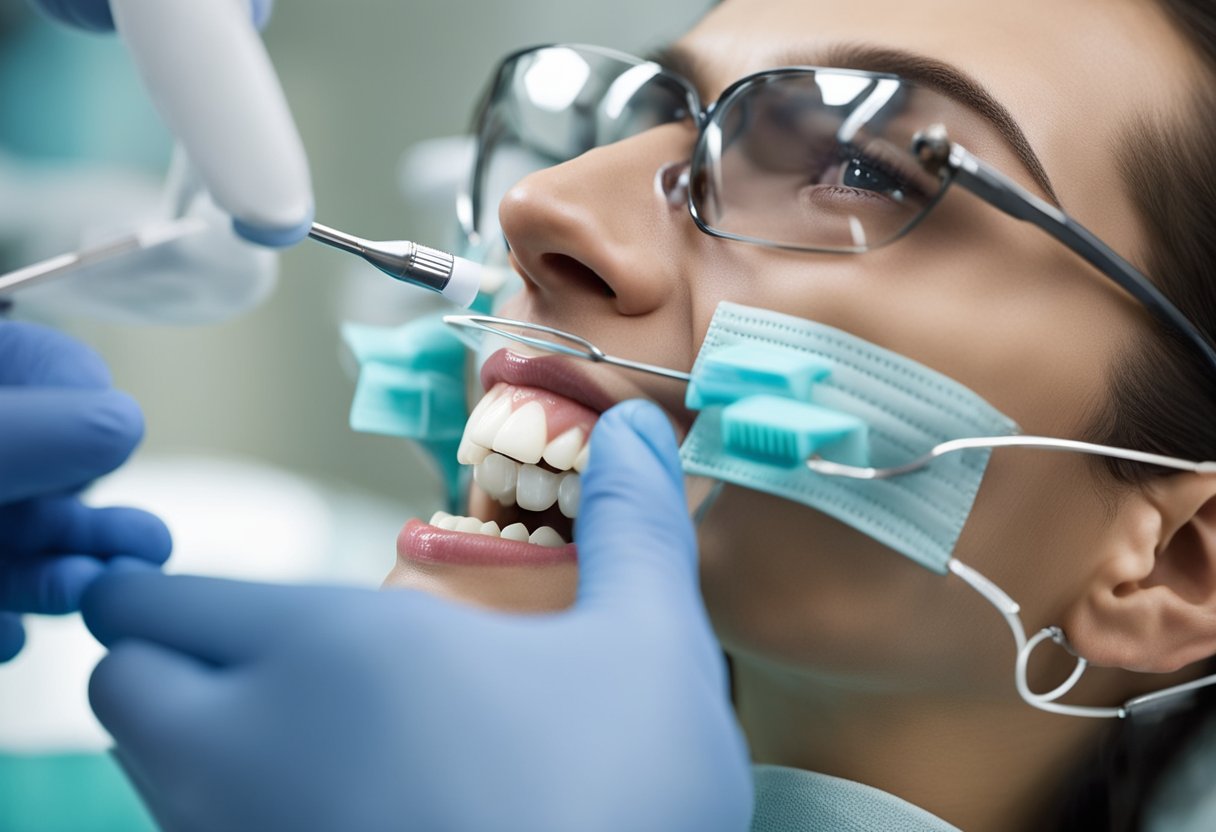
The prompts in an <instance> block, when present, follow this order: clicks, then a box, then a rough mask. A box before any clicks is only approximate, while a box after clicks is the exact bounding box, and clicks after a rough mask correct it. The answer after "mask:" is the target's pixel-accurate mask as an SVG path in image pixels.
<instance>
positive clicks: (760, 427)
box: [444, 303, 1216, 717]
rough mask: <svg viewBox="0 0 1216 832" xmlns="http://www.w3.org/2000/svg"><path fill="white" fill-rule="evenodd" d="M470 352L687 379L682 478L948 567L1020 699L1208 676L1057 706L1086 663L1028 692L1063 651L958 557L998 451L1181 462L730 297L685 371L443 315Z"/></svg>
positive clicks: (1196, 466) (1158, 698)
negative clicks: (1018, 407) (1004, 636)
mask: <svg viewBox="0 0 1216 832" xmlns="http://www.w3.org/2000/svg"><path fill="white" fill-rule="evenodd" d="M444 322H445V323H447V324H448V325H450V326H452V327H454V328H455V330H456V332H457V333H458V334H460V336H461V337H462V339H464V340H465V341H466V343H467V344H469V345H470V346H472V347H473V348H475V349H476V348H479V347H481V346H483V341H484V335H485V334H486V333H490V334H491V335H493V336H497V337H498V338H504V339H506V340H507V341H509V342H514V343H522V344H525V345H527V346H529V347H531V348H533V349H539V350H541V351H544V352H550V353H557V354H560V355H567V356H572V357H576V358H581V359H584V360H588V361H593V362H596V363H600V364H608V365H611V366H614V367H619V368H621V369H626V370H630V371H637V372H644V373H649V374H652V375H657V376H660V377H662V378H667V379H674V380H677V381H682V382H685V383H687V384H688V393H687V397H686V404H687V406H688V407H689V408H690V409H693V410H697V411H700V413H699V415H698V417H697V419H696V421H695V422H694V424H693V427H692V429H691V431H690V432H689V434H688V436H687V437H686V438H685V441H684V444H683V446H682V447H681V449H680V454H681V458H682V461H683V465H684V469H685V471H686V472H687V473H689V474H692V475H696V476H701V477H710V478H713V479H715V480H717V481H718V482H720V483H733V484H736V485H740V486H743V487H745V488H750V489H754V490H757V491H762V492H765V493H768V494H774V495H777V496H780V497H783V498H785V499H789V500H793V501H795V502H799V503H802V504H804V505H806V506H809V507H811V508H814V509H816V510H818V511H822V512H824V513H826V514H829V515H831V516H833V517H836V518H837V519H839V520H841V521H842V522H845V523H847V524H849V525H850V526H852V527H854V528H856V529H857V530H859V531H861V532H863V533H864V534H867V535H869V536H870V537H872V538H874V539H875V540H878V541H880V542H881V543H884V544H885V545H887V546H889V547H890V548H892V549H894V550H895V551H897V552H900V553H901V554H903V555H905V556H907V557H909V558H911V559H912V560H913V561H915V562H916V563H919V564H920V565H921V566H924V567H926V568H928V569H931V570H932V571H934V572H936V573H938V574H942V575H948V574H952V575H954V576H956V577H958V578H959V579H961V580H963V581H964V582H966V583H967V585H968V586H970V587H971V588H972V589H974V590H975V591H976V592H978V593H979V594H980V595H981V596H983V598H984V599H985V600H987V601H988V602H989V603H990V604H992V606H993V607H995V608H996V610H997V611H998V612H999V613H1000V614H1001V615H1002V617H1003V618H1004V619H1005V622H1006V624H1007V625H1008V626H1009V629H1010V631H1011V633H1012V634H1013V638H1014V642H1015V645H1016V647H1017V659H1016V662H1015V667H1014V681H1015V685H1016V688H1017V691H1018V694H1019V695H1020V696H1021V697H1022V699H1023V700H1024V701H1025V702H1026V703H1027V704H1029V705H1031V706H1032V707H1035V708H1038V709H1039V710H1043V711H1049V712H1052V713H1059V714H1066V715H1070V716H1082V717H1126V716H1129V715H1131V714H1133V713H1141V712H1144V711H1148V710H1150V709H1155V708H1157V707H1158V706H1160V705H1162V704H1165V703H1174V702H1177V701H1178V700H1179V698H1180V696H1181V695H1183V694H1186V693H1188V692H1190V691H1193V690H1195V689H1197V688H1199V687H1204V686H1207V685H1212V684H1216V675H1213V676H1208V677H1205V678H1202V679H1198V680H1196V681H1194V682H1190V683H1187V684H1183V685H1177V686H1175V687H1171V688H1167V689H1165V690H1161V691H1157V692H1155V693H1150V694H1147V695H1145V696H1140V697H1137V698H1136V699H1133V700H1130V701H1128V702H1126V703H1124V704H1123V705H1122V706H1120V707H1117V708H1100V707H1087V706H1080V705H1064V704H1061V703H1060V702H1059V701H1058V700H1059V699H1060V698H1061V697H1063V696H1064V695H1065V694H1067V693H1068V692H1069V691H1071V690H1072V689H1073V688H1074V687H1075V686H1076V684H1077V682H1078V681H1080V679H1081V677H1082V675H1083V674H1084V672H1085V670H1086V668H1087V666H1088V665H1087V663H1086V661H1085V659H1084V658H1081V657H1079V656H1078V657H1076V666H1075V668H1074V671H1073V673H1072V674H1071V675H1070V676H1069V678H1068V679H1067V680H1066V681H1065V682H1064V683H1063V684H1061V685H1060V686H1058V687H1057V688H1055V689H1054V690H1051V691H1048V692H1046V693H1036V692H1034V691H1032V690H1031V689H1030V687H1029V683H1028V681H1027V677H1028V673H1027V668H1028V666H1029V662H1030V656H1031V654H1032V653H1033V652H1034V650H1035V649H1036V648H1037V647H1039V646H1040V645H1041V644H1043V642H1046V641H1051V642H1054V643H1056V644H1057V645H1060V646H1061V647H1064V648H1065V649H1068V643H1067V639H1066V638H1065V636H1064V633H1063V632H1062V631H1061V630H1060V629H1059V628H1058V627H1047V628H1045V629H1043V630H1040V631H1039V632H1038V633H1036V634H1035V635H1034V636H1031V637H1027V635H1026V630H1025V626H1024V625H1023V623H1022V619H1021V615H1020V607H1019V606H1018V604H1017V602H1015V601H1014V600H1013V599H1012V598H1010V597H1009V596H1008V595H1007V594H1006V593H1005V592H1004V591H1003V590H1001V589H1000V587H998V586H996V585H995V584H993V583H992V582H991V581H989V580H988V579H987V578H985V577H984V576H983V575H981V574H980V573H979V572H977V571H976V570H974V569H972V568H971V567H970V566H968V565H966V564H964V563H962V562H961V561H959V560H958V559H957V558H955V557H954V554H953V553H954V548H955V545H956V543H957V541H958V536H959V533H960V532H961V531H962V528H963V525H964V524H965V523H966V521H967V517H968V516H969V515H970V513H971V510H972V507H973V505H974V502H975V498H976V494H977V492H978V491H979V486H980V483H981V481H982V479H983V475H984V471H985V469H986V467H987V464H988V459H989V455H990V453H991V451H992V450H993V449H994V448H1022V449H1030V450H1037V451H1054V452H1070V453H1085V454H1096V455H1099V456H1106V457H1113V458H1117V459H1124V460H1129V461H1134V462H1141V463H1146V464H1151V465H1159V466H1164V467H1168V468H1173V469H1176V470H1182V471H1193V472H1198V473H1216V462H1191V461H1188V460H1181V459H1175V458H1173V457H1164V456H1159V455H1157V454H1148V453H1143V452H1140V451H1133V450H1128V449H1123V448H1112V447H1108V446H1105V445H1096V444H1092V443H1087V442H1078V441H1075V440H1068V439H1057V438H1054V437H1043V436H1025V435H1022V434H1019V433H1018V428H1017V425H1016V424H1014V422H1013V420H1011V419H1010V418H1009V417H1007V416H1005V415H1003V414H1002V413H1000V411H998V410H996V409H995V408H994V407H992V406H991V405H990V404H988V403H987V402H985V401H984V399H983V398H982V397H980V396H979V395H978V394H976V393H975V392H973V391H971V390H969V389H968V388H966V387H964V386H963V385H961V384H959V383H958V382H956V381H953V380H951V379H949V378H947V377H945V376H943V375H941V374H940V373H938V372H936V371H934V370H932V369H930V368H928V367H925V366H923V365H920V364H918V363H916V362H914V361H912V360H910V359H908V358H906V357H904V356H901V355H898V354H896V353H893V352H891V351H890V350H886V349H884V348H882V347H879V346H878V345H876V344H872V343H869V342H867V341H865V340H863V339H861V338H858V337H856V336H854V335H850V334H849V333H846V332H842V331H840V330H837V329H833V328H832V327H829V326H826V325H824V324H820V323H816V322H814V321H808V320H804V319H801V318H795V317H792V316H789V315H783V314H780V313H777V312H772V311H770V310H765V309H755V308H751V307H746V306H739V305H737V304H731V303H722V304H720V305H719V306H718V309H717V310H716V312H715V314H714V318H713V320H712V321H711V323H710V327H709V331H708V333H707V335H706V337H705V340H704V342H703V343H702V345H701V350H700V352H699V353H698V354H697V359H696V362H695V363H694V365H693V369H692V372H684V371H681V370H674V369H671V368H668V367H661V366H656V365H652V364H644V363H641V362H637V361H632V360H629V359H625V358H619V357H617V356H613V355H609V354H607V353H605V352H604V351H603V350H602V349H600V348H598V347H597V346H595V345H594V344H592V343H591V342H589V341H587V340H586V339H584V338H581V337H579V336H577V335H574V334H571V333H567V332H562V331H560V330H556V329H553V328H551V327H546V326H543V325H541V324H534V323H530V322H526V321H512V320H508V319H504V318H496V317H493V316H489V315H448V316H445V317H444Z"/></svg>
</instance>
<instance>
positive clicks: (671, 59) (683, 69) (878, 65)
mask: <svg viewBox="0 0 1216 832" xmlns="http://www.w3.org/2000/svg"><path fill="white" fill-rule="evenodd" d="M648 60H651V61H654V62H655V63H657V64H658V65H659V66H661V67H663V68H664V69H666V70H668V71H670V72H674V73H675V74H677V75H681V76H683V77H684V78H687V79H688V80H689V81H691V82H692V83H693V85H694V86H698V87H701V86H703V85H702V84H700V83H698V82H699V81H701V80H702V79H703V78H704V77H705V73H704V72H703V71H702V69H701V61H700V59H699V58H698V57H697V56H696V55H694V54H692V53H691V52H689V51H688V50H687V49H684V48H683V47H681V46H680V45H679V44H668V45H667V46H663V47H661V48H659V49H657V50H655V51H654V52H652V53H651V54H650V55H649V56H648ZM774 66H823V67H833V68H837V69H863V70H868V71H870V72H884V73H889V74H891V75H898V76H899V77H901V78H903V79H905V80H908V81H911V82H912V83H914V84H919V85H920V86H922V87H925V88H927V89H932V90H936V91H937V92H939V93H941V94H943V95H945V96H946V97H947V98H951V99H953V100H955V101H957V102H958V103H960V104H962V105H964V106H965V107H967V108H968V109H971V110H973V111H974V112H975V113H977V114H978V115H979V116H980V117H981V118H983V119H984V120H985V121H987V122H988V123H989V124H991V125H992V126H993V127H994V128H995V129H996V131H997V132H998V133H1000V134H1001V136H1002V137H1003V138H1004V139H1005V141H1006V143H1007V144H1008V145H1009V146H1010V148H1012V150H1013V152H1014V154H1015V155H1016V156H1017V157H1018V160H1019V161H1020V162H1021V163H1022V164H1023V165H1024V166H1025V168H1026V170H1027V171H1028V172H1029V173H1030V176H1031V178H1032V179H1034V181H1035V184H1037V185H1038V186H1039V187H1040V188H1041V189H1042V190H1043V192H1044V193H1046V194H1047V196H1048V197H1049V199H1050V200H1051V202H1052V204H1054V205H1055V206H1056V207H1057V208H1058V207H1060V200H1059V198H1058V197H1057V196H1056V189H1055V187H1054V186H1053V185H1052V184H1051V179H1050V178H1048V176H1047V170H1046V168H1044V167H1043V163H1042V161H1040V159H1039V157H1038V154H1036V153H1035V152H1034V148H1032V147H1031V145H1030V141H1029V140H1028V139H1027V138H1026V134H1025V133H1024V132H1023V131H1022V128H1021V126H1020V125H1019V124H1018V122H1017V120H1016V119H1014V117H1013V115H1012V114H1011V113H1010V112H1009V110H1008V109H1007V108H1006V107H1005V106H1004V105H1003V104H1001V102H999V101H997V100H996V98H994V97H993V95H992V93H990V92H988V90H987V89H986V88H985V87H984V86H983V85H982V84H981V83H980V82H979V81H977V80H975V79H974V78H972V77H971V76H970V75H968V74H967V73H966V72H964V71H963V70H961V69H959V68H958V67H956V66H954V65H953V64H948V63H946V62H944V61H939V60H937V59H936V58H930V57H929V56H927V55H920V54H917V53H915V52H909V51H906V50H903V49H895V48H891V47H883V46H873V45H870V44H865V43H838V44H833V45H831V46H829V47H827V49H826V50H825V51H823V52H819V53H815V52H807V51H806V50H801V51H800V50H794V51H791V52H787V53H782V54H781V55H780V56H779V58H778V60H777V62H776V63H775V64H774Z"/></svg>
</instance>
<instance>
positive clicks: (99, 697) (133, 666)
mask: <svg viewBox="0 0 1216 832" xmlns="http://www.w3.org/2000/svg"><path fill="white" fill-rule="evenodd" d="M220 684H221V680H220V678H219V677H217V675H216V673H215V671H214V669H212V668H209V667H207V666H206V665H203V664H202V663H200V662H198V661H197V660H195V659H193V658H191V657H189V656H183V655H182V654H180V653H177V652H175V651H173V650H170V649H166V648H164V647H161V646H159V645H156V644H148V643H146V642H142V641H135V640H131V641H124V642H123V643H121V644H118V645H115V646H114V647H113V648H112V649H111V650H110V652H109V653H107V654H106V655H105V656H104V657H102V659H101V661H100V662H98V663H97V667H95V668H94V669H93V675H92V676H91V677H90V678H89V704H90V705H91V706H92V708H93V713H94V714H96V715H97V719H98V720H100V721H101V724H102V725H103V726H105V728H106V730H107V731H109V732H110V734H111V736H113V737H114V741H115V742H116V743H117V744H118V747H119V748H121V749H122V753H123V755H124V757H125V758H127V759H129V760H131V761H134V763H135V764H136V768H137V770H138V772H139V773H140V775H141V779H145V780H146V781H150V782H148V785H149V786H151V788H152V790H156V789H159V788H163V787H164V785H165V782H164V781H165V780H172V778H173V777H174V774H175V772H174V769H173V767H174V766H175V765H190V764H191V763H192V762H193V763H198V762H199V761H198V760H196V759H193V758H192V757H191V754H190V750H191V749H190V748H189V747H188V745H189V743H190V741H191V739H192V738H193V737H194V735H195V734H196V733H197V731H198V730H199V729H198V727H197V726H199V725H200V724H203V723H205V722H206V720H207V719H208V718H209V717H210V716H211V712H212V710H213V709H214V707H215V706H216V703H217V700H218V698H219V697H218V696H217V693H218V688H219V685H220ZM150 763H154V765H150Z"/></svg>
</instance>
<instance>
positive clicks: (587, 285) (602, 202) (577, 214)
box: [498, 124, 698, 315]
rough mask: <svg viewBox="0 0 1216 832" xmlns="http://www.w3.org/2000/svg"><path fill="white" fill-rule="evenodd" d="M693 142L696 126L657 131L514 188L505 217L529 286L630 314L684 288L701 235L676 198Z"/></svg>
mask: <svg viewBox="0 0 1216 832" xmlns="http://www.w3.org/2000/svg"><path fill="white" fill-rule="evenodd" d="M692 140H693V134H692V128H691V127H690V126H687V125H678V124H672V125H665V126H662V127H656V128H654V129H651V130H648V131H646V132H645V133H642V134H639V135H637V136H634V137H631V138H629V139H625V140H623V141H619V142H616V143H614V144H611V145H607V146H605V147H600V148H595V149H593V150H590V151H588V152H586V153H584V154H583V155H581V156H579V157H577V158H575V159H572V160H570V161H568V162H565V163H563V164H561V165H557V166H555V167H551V168H546V169H544V170H541V171H538V172H536V173H533V174H531V175H530V176H528V177H526V178H524V179H523V180H521V181H520V182H519V183H518V184H516V185H515V186H514V187H513V188H511V190H510V191H508V192H507V194H506V196H505V197H504V198H503V200H502V202H501V203H500V204H499V212H498V214H499V222H500V225H501V227H502V230H503V234H504V235H505V236H506V239H507V243H508V245H509V246H510V249H511V254H512V257H513V258H514V260H515V262H516V264H517V267H518V268H519V270H520V271H521V272H522V274H523V277H524V281H525V284H526V285H527V288H528V291H530V292H533V293H535V295H536V296H537V299H538V300H540V301H550V302H557V301H561V302H563V303H568V302H571V301H574V302H578V303H580V304H584V305H601V306H602V305H610V306H611V307H612V308H613V309H614V311H615V312H616V313H617V314H621V315H645V314H647V313H649V312H653V311H655V310H656V309H658V308H660V307H662V306H663V305H664V304H665V303H666V302H667V301H668V300H670V299H671V298H672V297H673V295H674V294H675V293H678V292H679V291H680V283H681V272H680V263H682V262H685V261H686V258H685V257H682V256H681V247H682V246H684V245H687V243H688V240H689V239H690V235H691V236H692V237H695V236H697V233H698V232H697V231H696V228H695V226H694V225H693V222H692V219H691V217H690V216H689V214H688V210H687V207H686V201H684V200H685V199H686V197H685V198H684V199H681V198H680V197H679V196H677V195H676V194H677V193H678V192H679V191H680V187H681V185H680V182H681V177H680V176H679V168H680V167H681V166H684V167H686V164H685V162H684V160H685V159H686V158H687V157H688V156H689V155H690V153H691V150H692ZM673 172H674V175H673Z"/></svg>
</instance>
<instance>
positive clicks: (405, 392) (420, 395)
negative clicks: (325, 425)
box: [342, 316, 468, 505]
mask: <svg viewBox="0 0 1216 832" xmlns="http://www.w3.org/2000/svg"><path fill="white" fill-rule="evenodd" d="M342 338H343V340H345V341H346V343H347V345H348V346H349V347H350V349H351V352H352V353H354V356H355V359H356V360H357V361H358V362H359V381H358V383H357V384H356V386H355V396H354V400H353V401H352V403H351V408H350V426H351V428H352V429H353V430H356V431H359V432H361V433H376V434H381V435H384V436H399V437H402V438H405V439H412V440H414V441H416V442H418V443H420V444H421V445H422V446H423V447H425V448H426V449H427V451H428V452H430V454H431V456H432V457H433V458H434V460H435V463H436V465H437V466H438V468H439V471H440V473H441V475H442V476H443V478H444V483H445V487H446V491H447V495H448V500H449V502H450V503H451V504H452V505H455V504H456V502H457V501H458V500H459V495H460V465H459V464H458V463H457V462H456V448H457V447H458V446H459V445H460V437H461V435H462V433H463V432H464V422H465V418H466V417H467V415H468V407H467V401H466V397H465V362H466V356H467V352H466V348H465V346H464V343H463V342H462V341H461V340H460V339H459V338H457V337H456V336H455V335H454V334H453V332H452V330H451V329H450V328H449V327H446V326H444V324H443V321H442V319H441V318H440V317H439V316H435V317H428V318H421V319H419V320H417V321H412V322H410V323H408V324H405V325H404V326H399V327H376V326H367V325H364V324H345V325H343V327H342Z"/></svg>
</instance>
